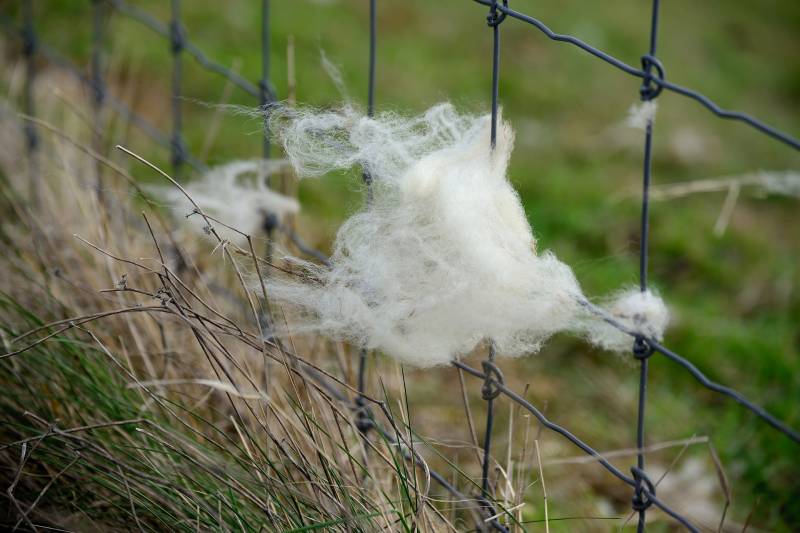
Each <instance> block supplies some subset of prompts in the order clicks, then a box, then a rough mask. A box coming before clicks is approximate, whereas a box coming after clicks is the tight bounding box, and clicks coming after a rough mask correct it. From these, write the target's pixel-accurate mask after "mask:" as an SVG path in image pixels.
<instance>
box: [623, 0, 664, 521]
mask: <svg viewBox="0 0 800 533" xmlns="http://www.w3.org/2000/svg"><path fill="white" fill-rule="evenodd" d="M658 10H659V0H653V5H652V16H651V24H650V46H649V50H648V53H647V55H645V56H643V57H642V67H643V69H644V72H645V74H646V75H645V77H644V79H643V80H642V86H641V88H640V89H639V92H640V96H641V99H642V101H643V102H644V104H645V105H646V104H648V103H649V102H651V101H652V100H653V99H655V98H656V97H657V96H658V93H659V92H660V89H659V87H658V86H656V85H653V82H652V76H653V68H654V67H655V62H656V61H658V60H657V59H656V42H657V37H658ZM659 72H662V73H663V69H659ZM662 77H663V76H662ZM653 117H654V115H652V114H651V115H650V116H649V117H648V119H647V124H646V125H645V139H644V161H643V168H642V208H641V236H640V241H639V288H640V290H641V292H642V294H644V293H645V292H646V291H647V290H648V289H647V266H648V260H649V248H650V247H649V230H650V228H649V225H650V181H651V174H652V153H653V150H652V148H653ZM652 354H653V349H652V347H651V346H649V345H648V344H647V343H646V341H645V340H644V339H643V338H642V337H641V336H639V337H636V339H635V340H634V343H633V356H634V357H635V358H636V359H638V360H639V363H640V367H639V402H638V412H637V417H636V447H637V449H638V451H637V455H636V467H635V468H632V469H631V471H632V473H633V478H634V480H635V481H636V485H635V487H634V494H633V498H632V501H631V507H632V508H633V510H634V511H635V512H637V513H638V515H639V516H638V524H637V533H643V532H644V530H645V524H646V521H647V509H648V508H649V507H650V506H651V505H652V501H651V500H650V498H649V497H648V495H647V494H646V493H645V492H644V489H645V488H647V489H648V493H649V494H652V495H655V485H653V484H652V482H651V481H650V480H649V478H648V477H647V474H646V473H645V452H644V446H645V408H646V405H647V381H648V359H649V358H650V356H651V355H652Z"/></svg>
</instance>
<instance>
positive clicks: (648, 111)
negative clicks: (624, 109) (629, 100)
mask: <svg viewBox="0 0 800 533" xmlns="http://www.w3.org/2000/svg"><path fill="white" fill-rule="evenodd" d="M657 110H658V104H657V103H656V101H655V100H646V101H644V102H640V103H638V104H633V105H632V106H631V108H630V109H629V110H628V119H627V121H626V123H627V124H628V126H630V127H631V128H636V129H638V130H645V129H647V125H648V124H649V123H651V122H653V121H654V120H655V119H656V111H657Z"/></svg>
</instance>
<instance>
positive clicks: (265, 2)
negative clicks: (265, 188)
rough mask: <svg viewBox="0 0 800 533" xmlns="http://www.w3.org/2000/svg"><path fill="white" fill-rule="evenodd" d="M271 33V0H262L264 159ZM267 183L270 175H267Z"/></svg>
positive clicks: (267, 149) (267, 151)
mask: <svg viewBox="0 0 800 533" xmlns="http://www.w3.org/2000/svg"><path fill="white" fill-rule="evenodd" d="M269 54H270V33H269V0H261V80H260V81H259V83H258V91H259V92H258V94H259V101H260V104H261V109H262V112H263V113H264V137H263V139H262V145H261V154H262V156H263V157H264V159H269V154H270V136H269V128H268V123H267V113H266V110H267V105H268V104H269V103H270V100H271V98H270V97H271V95H270V89H269V88H270V84H269V71H270V56H269ZM266 179H267V184H269V177H268V176H267V178H266Z"/></svg>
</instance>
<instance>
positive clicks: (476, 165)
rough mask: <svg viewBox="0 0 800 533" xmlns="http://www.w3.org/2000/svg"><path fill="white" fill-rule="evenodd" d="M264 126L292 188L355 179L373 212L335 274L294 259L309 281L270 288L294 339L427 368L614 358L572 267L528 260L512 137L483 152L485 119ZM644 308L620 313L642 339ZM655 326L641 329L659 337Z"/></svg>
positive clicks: (341, 242) (367, 210) (345, 114)
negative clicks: (478, 357)
mask: <svg viewBox="0 0 800 533" xmlns="http://www.w3.org/2000/svg"><path fill="white" fill-rule="evenodd" d="M270 115H271V116H270V127H271V129H272V131H273V133H274V134H275V135H276V136H277V138H278V139H280V141H281V142H282V144H283V146H284V149H285V151H286V154H287V156H288V158H289V160H290V161H291V163H292V164H293V166H294V167H295V169H296V171H297V172H298V173H299V174H300V175H301V176H319V175H322V174H325V173H327V172H329V171H333V170H340V169H349V168H353V167H361V168H363V169H364V170H365V171H367V172H369V173H370V175H371V176H372V178H373V184H372V195H371V198H372V199H371V201H369V202H368V203H367V204H366V205H365V206H364V208H363V209H362V210H360V211H359V212H357V213H355V214H354V215H352V216H351V217H350V218H349V219H348V220H347V221H346V222H345V223H344V224H343V225H342V226H341V228H340V229H339V231H338V234H337V236H336V241H335V244H334V252H333V255H332V257H331V267H330V268H327V267H321V266H318V265H314V264H311V263H308V262H303V261H300V260H297V259H292V261H294V262H295V264H296V265H297V266H298V267H299V268H300V270H301V271H303V272H304V274H305V276H304V277H305V279H304V280H298V279H297V277H294V278H278V277H272V276H271V277H270V278H269V279H267V284H268V290H269V291H270V294H271V298H272V299H273V301H274V302H277V303H280V304H282V305H284V306H288V307H291V308H294V309H296V310H297V311H299V316H298V317H297V319H296V320H295V323H294V324H292V331H294V332H295V333H296V332H303V331H318V332H322V333H326V334H328V335H331V336H334V337H337V338H343V339H346V340H349V341H352V342H354V343H357V344H359V345H363V346H366V347H368V348H371V349H379V350H382V351H384V352H385V353H387V354H389V355H391V356H394V357H396V358H398V359H399V360H401V361H404V362H407V363H411V364H414V365H417V366H423V367H425V366H433V365H438V364H446V363H448V362H450V361H452V360H453V358H455V357H456V356H458V355H462V354H466V353H468V352H470V351H471V350H472V349H474V348H475V346H476V345H477V344H479V343H480V342H482V341H485V340H488V339H491V340H492V341H493V342H494V343H495V345H496V347H497V351H498V353H499V354H501V355H507V356H519V355H523V354H525V353H530V352H534V351H536V350H538V349H539V348H540V346H541V345H542V343H543V342H544V341H545V340H547V339H548V338H549V337H550V336H551V335H553V334H554V333H556V332H558V331H565V330H569V331H573V332H576V333H578V334H580V335H582V336H585V337H587V338H590V339H595V340H596V341H597V342H598V344H600V345H603V346H612V347H614V348H616V347H618V345H619V341H618V339H617V337H615V336H613V335H612V334H611V333H607V334H605V335H604V334H603V332H607V331H608V330H610V329H612V328H611V326H609V325H608V324H607V323H606V322H605V321H603V320H602V319H601V318H598V317H596V315H595V314H593V313H592V312H590V311H589V310H588V309H590V308H587V306H586V305H585V302H586V299H585V297H584V296H583V294H582V292H581V289H580V287H579V284H578V282H577V281H576V279H575V277H574V275H573V273H572V270H571V269H570V268H569V266H567V265H566V264H564V263H562V262H561V261H559V260H558V259H557V258H556V257H555V255H554V254H553V253H551V252H549V251H540V250H537V246H536V240H535V238H534V236H533V232H532V230H531V227H530V224H529V223H528V220H527V217H526V215H525V211H524V209H523V207H522V203H521V202H520V198H519V196H518V194H517V192H516V191H515V190H514V188H513V187H512V185H511V183H510V182H509V181H508V179H507V177H506V170H507V167H508V163H509V158H510V155H511V150H512V145H513V137H514V134H513V131H512V129H511V127H510V125H509V124H508V123H506V122H504V121H502V120H501V121H499V123H498V131H497V142H496V146H495V148H494V149H491V148H490V142H489V135H490V128H491V118H490V116H488V115H487V116H474V115H468V114H460V113H458V112H457V111H456V110H455V109H454V108H453V106H451V105H450V104H440V105H437V106H435V107H433V108H431V109H429V110H428V111H427V112H426V113H424V114H422V115H420V116H416V117H402V116H400V115H397V114H393V113H385V114H381V115H379V116H377V117H367V116H364V115H362V114H360V113H359V112H357V111H356V110H355V109H354V108H352V107H350V106H346V107H344V108H342V109H340V110H335V111H315V110H309V109H302V108H301V109H288V108H282V107H275V108H273V109H272V110H271V111H270ZM650 297H652V298H655V297H654V296H652V295H649V296H647V297H646V298H645V300H646V301H645V300H643V302H644V303H646V307H647V308H648V311H646V312H643V313H642V312H638V311H636V310H631V309H630V307H631V305H636V304H637V303H638V300H636V299H633V298H629V301H628V303H627V304H625V302H623V304H622V308H623V312H624V314H625V315H626V316H627V315H630V317H631V321H630V323H629V324H628V325H630V326H631V327H632V328H633V329H635V330H637V331H641V332H642V333H644V331H642V329H641V327H640V326H642V324H640V323H639V322H637V320H635V319H633V318H632V317H634V316H637V317H647V318H649V316H650V314H652V313H651V312H650V310H649V309H650V308H649V306H650V305H651V304H652V302H650V300H649V298H650ZM582 302H583V303H582ZM662 305H663V304H662ZM612 314H613V311H612ZM619 318H621V319H622V320H625V317H619ZM664 325H665V324H661V323H660V322H659V323H658V325H654V324H650V323H647V324H646V328H645V329H646V330H647V332H648V335H649V334H651V333H652V334H653V335H654V336H659V337H660V335H661V331H662V330H663V326H664ZM651 327H652V328H653V329H654V331H650V328H651ZM655 329H657V330H658V331H655ZM628 340H629V342H628V343H627V345H626V347H627V348H628V349H629V348H630V345H631V342H632V341H630V338H628Z"/></svg>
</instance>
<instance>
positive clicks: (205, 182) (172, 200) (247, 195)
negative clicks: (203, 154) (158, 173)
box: [155, 160, 300, 245]
mask: <svg viewBox="0 0 800 533" xmlns="http://www.w3.org/2000/svg"><path fill="white" fill-rule="evenodd" d="M284 168H286V162H285V161H279V160H277V161H273V160H246V161H232V162H230V163H227V164H225V165H221V166H218V167H214V168H212V169H210V170H209V171H208V172H207V173H206V174H205V175H204V176H203V177H202V178H201V179H199V180H196V181H192V182H191V183H189V184H188V185H185V186H184V189H185V190H186V192H187V193H188V194H189V196H191V197H192V200H194V201H195V202H196V203H197V205H199V206H200V209H202V210H203V212H204V213H206V214H208V215H210V216H211V217H213V218H215V219H217V220H220V221H221V222H223V223H224V224H227V225H228V226H231V227H233V228H236V229H237V230H239V231H241V232H243V233H245V234H247V235H251V236H253V235H258V234H260V233H262V230H263V228H264V227H265V224H266V223H267V222H268V220H267V219H268V217H275V219H276V220H277V221H279V222H280V221H281V220H282V219H283V218H284V217H285V216H286V215H289V214H294V213H297V212H298V211H299V210H300V204H299V203H298V202H297V200H295V199H294V198H289V197H287V196H284V195H282V194H280V193H277V192H275V191H273V190H270V188H269V187H268V186H267V182H266V179H267V177H268V176H270V175H272V174H274V173H276V172H279V171H280V170H282V169H284ZM155 192H156V194H158V195H159V197H160V198H163V199H164V200H166V201H167V202H168V203H169V204H170V207H172V208H173V209H174V210H175V211H176V212H178V213H181V214H183V215H190V214H191V213H192V211H193V209H194V205H193V204H192V203H191V202H190V201H189V199H188V198H186V195H184V194H183V192H181V191H180V190H178V189H177V188H175V187H172V186H163V187H158V188H157V189H156V190H155ZM188 224H189V227H190V228H192V229H193V230H194V231H197V232H202V231H203V230H204V229H205V226H206V223H205V221H204V219H203V218H202V217H199V216H195V217H188ZM214 228H215V229H216V230H217V232H218V234H219V235H220V236H221V237H222V238H224V239H228V240H230V241H231V242H233V243H236V244H238V245H242V244H244V239H245V238H244V237H243V236H242V235H241V234H240V233H238V232H236V231H233V230H230V229H228V228H225V227H224V226H222V225H221V224H215V225H214Z"/></svg>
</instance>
